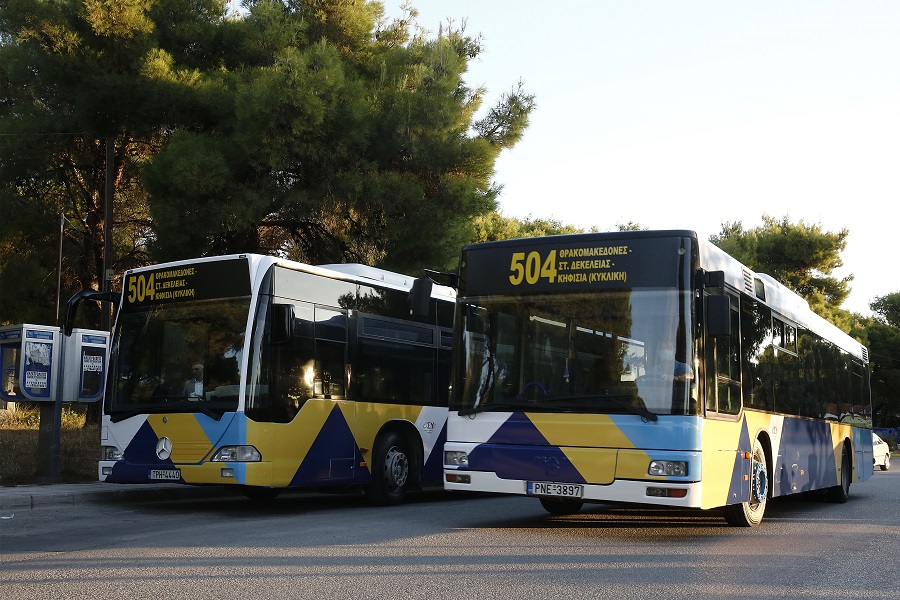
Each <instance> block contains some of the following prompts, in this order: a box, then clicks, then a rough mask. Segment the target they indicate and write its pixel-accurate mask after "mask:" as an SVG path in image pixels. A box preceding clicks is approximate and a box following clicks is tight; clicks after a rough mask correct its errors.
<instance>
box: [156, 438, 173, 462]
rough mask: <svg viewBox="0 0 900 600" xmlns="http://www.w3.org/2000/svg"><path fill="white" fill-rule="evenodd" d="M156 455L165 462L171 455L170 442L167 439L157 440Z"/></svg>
mask: <svg viewBox="0 0 900 600" xmlns="http://www.w3.org/2000/svg"><path fill="white" fill-rule="evenodd" d="M156 455H157V456H158V457H159V459H160V460H166V459H167V458H169V456H171V455H172V440H170V439H169V438H167V437H161V438H159V441H158V442H156Z"/></svg>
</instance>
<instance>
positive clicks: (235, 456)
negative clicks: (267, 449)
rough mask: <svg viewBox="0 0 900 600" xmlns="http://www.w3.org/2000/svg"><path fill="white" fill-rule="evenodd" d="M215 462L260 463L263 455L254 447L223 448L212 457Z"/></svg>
mask: <svg viewBox="0 0 900 600" xmlns="http://www.w3.org/2000/svg"><path fill="white" fill-rule="evenodd" d="M212 460H213V462H260V461H261V460H262V455H261V454H260V453H259V450H257V449H256V448H254V447H253V446H222V447H221V448H219V451H218V452H216V453H215V454H214V455H213V457H212Z"/></svg>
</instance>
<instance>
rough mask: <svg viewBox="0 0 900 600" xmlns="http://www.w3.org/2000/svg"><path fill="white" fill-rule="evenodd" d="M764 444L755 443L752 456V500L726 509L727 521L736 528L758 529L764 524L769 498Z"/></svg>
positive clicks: (731, 505)
mask: <svg viewBox="0 0 900 600" xmlns="http://www.w3.org/2000/svg"><path fill="white" fill-rule="evenodd" d="M766 465H767V463H766V452H765V450H764V449H763V446H762V442H760V441H759V439H757V440H756V441H755V442H753V452H752V453H751V455H750V499H749V500H747V501H746V502H741V503H740V504H729V505H728V506H726V507H725V510H724V512H725V520H726V521H728V524H729V525H733V526H735V527H756V526H757V525H759V524H760V522H762V518H763V514H765V512H766V501H767V500H768V496H769V473H768V469H767V468H766Z"/></svg>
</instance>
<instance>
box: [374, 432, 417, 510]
mask: <svg viewBox="0 0 900 600" xmlns="http://www.w3.org/2000/svg"><path fill="white" fill-rule="evenodd" d="M417 441H418V433H417V432H416V431H415V429H414V428H413V427H412V425H410V424H405V422H402V421H397V422H390V423H388V424H386V425H385V426H384V427H383V428H382V429H381V431H379V432H378V435H377V436H376V437H375V443H374V444H373V447H372V459H371V468H372V481H371V482H370V483H369V485H367V486H366V488H365V493H366V496H367V497H368V498H369V500H370V501H371V502H373V503H374V504H377V505H380V506H391V505H395V504H400V503H402V502H403V501H404V500H405V499H406V494H407V492H408V491H410V490H412V489H417V488H418V487H419V485H420V481H421V473H422V467H421V465H422V456H421V455H422V450H421V449H420V448H419V447H420V446H421V443H417Z"/></svg>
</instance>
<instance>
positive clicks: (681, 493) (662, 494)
mask: <svg viewBox="0 0 900 600" xmlns="http://www.w3.org/2000/svg"><path fill="white" fill-rule="evenodd" d="M647 495H648V496H652V497H654V498H684V497H686V496H687V490H686V489H684V488H658V487H648V488H647Z"/></svg>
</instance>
